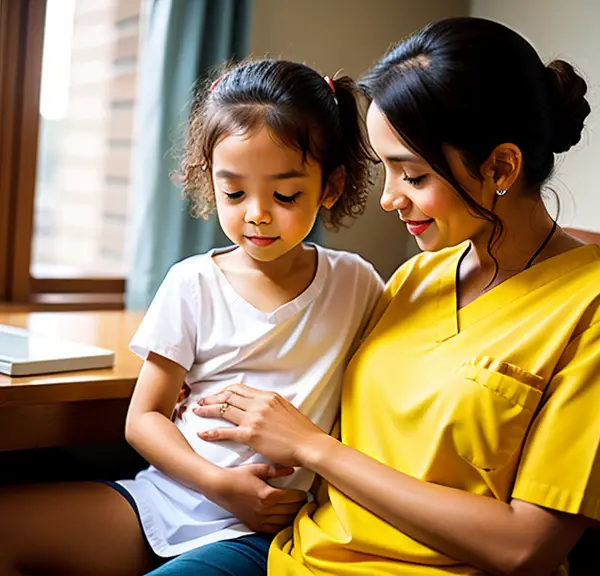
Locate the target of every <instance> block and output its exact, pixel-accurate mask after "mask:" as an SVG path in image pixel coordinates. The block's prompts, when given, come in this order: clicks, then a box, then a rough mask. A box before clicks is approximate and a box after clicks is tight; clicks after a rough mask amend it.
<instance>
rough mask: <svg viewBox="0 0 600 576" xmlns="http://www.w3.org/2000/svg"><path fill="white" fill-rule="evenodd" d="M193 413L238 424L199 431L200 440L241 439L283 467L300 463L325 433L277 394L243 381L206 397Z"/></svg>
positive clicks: (301, 464)
mask: <svg viewBox="0 0 600 576" xmlns="http://www.w3.org/2000/svg"><path fill="white" fill-rule="evenodd" d="M194 414H197V415H198V416H202V417H205V418H224V419H225V420H228V421H229V422H232V423H233V424H236V425H237V426H236V427H235V428H218V429H215V430H207V431H206V432H200V433H199V434H198V436H200V438H202V439H203V440H206V441H208V442H213V441H219V440H232V441H234V442H240V443H242V444H246V445H247V446H250V447H251V448H252V449H253V450H255V451H256V452H258V453H259V454H262V455H263V456H264V457H265V458H268V459H269V460H272V461H273V462H277V463H279V464H281V465H284V466H303V465H304V463H305V460H306V454H307V452H308V451H309V450H310V448H311V446H312V445H313V442H315V443H316V442H317V441H318V440H319V439H320V438H322V437H323V436H327V435H326V434H325V433H324V432H323V431H322V430H321V429H320V428H318V427H317V426H315V425H314V424H313V423H312V422H311V421H310V420H309V419H308V418H307V417H306V416H304V415H303V414H302V413H301V412H300V411H299V410H298V409H297V408H295V407H294V406H293V405H292V404H290V403H289V402H288V401H287V400H285V399H284V398H282V397H281V396H280V395H279V394H276V393H275V392H266V391H264V390H257V389H255V388H249V387H248V386H245V385H244V384H235V385H233V386H230V387H228V388H226V389H225V390H223V392H220V393H219V394H215V395H213V396H207V397H206V398H204V399H202V400H201V402H200V405H199V406H198V407H197V408H194Z"/></svg>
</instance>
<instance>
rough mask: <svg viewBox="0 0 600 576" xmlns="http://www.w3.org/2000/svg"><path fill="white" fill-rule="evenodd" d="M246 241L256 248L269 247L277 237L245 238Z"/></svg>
mask: <svg viewBox="0 0 600 576" xmlns="http://www.w3.org/2000/svg"><path fill="white" fill-rule="evenodd" d="M246 239H247V240H248V241H250V242H252V244H255V245H256V246H270V245H271V244H273V242H275V241H277V240H278V239H279V236H246Z"/></svg>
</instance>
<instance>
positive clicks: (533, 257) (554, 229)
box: [523, 220, 557, 270]
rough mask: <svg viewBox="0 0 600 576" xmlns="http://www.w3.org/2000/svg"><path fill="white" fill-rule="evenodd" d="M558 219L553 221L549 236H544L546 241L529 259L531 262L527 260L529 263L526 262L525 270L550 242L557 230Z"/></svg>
mask: <svg viewBox="0 0 600 576" xmlns="http://www.w3.org/2000/svg"><path fill="white" fill-rule="evenodd" d="M556 226H557V224H556V220H555V221H554V222H553V223H552V229H551V230H550V233H549V234H548V236H546V238H544V241H543V242H542V243H541V244H540V247H539V248H538V249H537V250H536V251H535V252H534V254H533V256H532V257H531V258H530V259H529V262H527V264H525V268H523V270H527V268H529V267H530V266H531V265H532V264H533V262H534V260H535V259H536V258H537V257H538V256H539V255H540V253H541V252H542V250H543V249H544V248H545V247H546V246H547V245H548V242H550V239H551V238H552V236H554V232H556Z"/></svg>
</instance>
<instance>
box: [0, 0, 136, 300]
mask: <svg viewBox="0 0 600 576" xmlns="http://www.w3.org/2000/svg"><path fill="white" fill-rule="evenodd" d="M45 16H46V0H0V303H2V304H3V305H8V306H15V307H19V308H21V309H22V308H25V309H29V310H120V309H123V308H124V294H125V278H119V277H114V278H113V277H110V278H104V277H103V278H94V277H69V278H64V277H62V278H36V277H33V276H32V275H31V255H32V242H33V234H34V215H35V191H36V168H37V160H38V135H39V123H40V122H39V120H40V114H39V104H40V88H41V78H42V55H43V43H44V26H45Z"/></svg>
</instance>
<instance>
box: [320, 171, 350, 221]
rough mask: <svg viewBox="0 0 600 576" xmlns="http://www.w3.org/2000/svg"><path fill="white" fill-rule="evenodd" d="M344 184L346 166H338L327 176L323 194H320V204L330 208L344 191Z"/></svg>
mask: <svg viewBox="0 0 600 576" xmlns="http://www.w3.org/2000/svg"><path fill="white" fill-rule="evenodd" d="M345 184H346V168H345V167H344V166H338V167H337V168H336V169H335V170H334V171H333V172H332V173H331V175H330V176H329V178H328V180H327V184H326V185H325V190H323V195H322V196H321V206H324V207H325V208H327V210H331V209H332V208H333V206H334V204H335V203H336V202H337V201H338V199H339V197H340V196H341V195H342V192H343V191H344V186H345Z"/></svg>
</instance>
